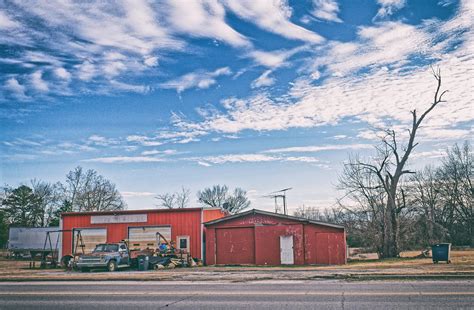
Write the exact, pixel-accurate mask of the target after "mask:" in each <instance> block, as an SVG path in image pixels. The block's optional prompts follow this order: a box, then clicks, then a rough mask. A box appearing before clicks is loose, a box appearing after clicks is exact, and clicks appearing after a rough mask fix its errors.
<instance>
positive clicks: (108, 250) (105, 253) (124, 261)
mask: <svg viewBox="0 0 474 310" xmlns="http://www.w3.org/2000/svg"><path fill="white" fill-rule="evenodd" d="M130 265H131V259H130V252H129V250H128V246H127V244H126V243H125V242H119V243H103V244H98V245H96V247H95V249H94V250H93V251H92V253H90V254H85V255H82V256H80V257H79V258H78V260H77V261H76V267H77V268H78V269H79V270H80V271H85V270H87V269H92V268H107V270H108V271H116V270H117V269H118V268H122V267H130Z"/></svg>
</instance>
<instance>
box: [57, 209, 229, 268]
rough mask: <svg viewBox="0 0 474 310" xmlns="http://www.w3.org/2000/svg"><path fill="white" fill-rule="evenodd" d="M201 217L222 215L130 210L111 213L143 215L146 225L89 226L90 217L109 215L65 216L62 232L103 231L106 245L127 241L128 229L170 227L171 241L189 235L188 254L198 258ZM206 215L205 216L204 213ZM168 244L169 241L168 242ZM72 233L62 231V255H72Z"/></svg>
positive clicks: (72, 214)
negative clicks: (91, 229) (79, 230)
mask: <svg viewBox="0 0 474 310" xmlns="http://www.w3.org/2000/svg"><path fill="white" fill-rule="evenodd" d="M201 212H202V213H203V216H202V218H203V219H204V218H211V219H216V218H220V217H223V216H224V215H225V214H224V213H223V212H221V211H220V210H206V209H204V210H203V209H201V208H187V209H174V210H134V211H122V212H115V214H143V213H146V214H147V222H146V223H145V222H142V223H111V224H91V216H92V215H110V214H114V213H111V212H100V213H98V212H94V213H91V212H90V213H65V214H63V215H62V229H64V230H72V229H74V228H107V242H119V241H121V240H123V239H127V238H128V228H129V227H136V226H159V225H170V226H171V238H172V240H173V241H176V237H177V236H181V235H185V236H190V251H191V255H192V256H193V257H196V258H200V259H202V257H201V245H202V240H201V233H202V221H201ZM208 212H209V214H208ZM170 241H171V240H170ZM72 247H73V246H72V232H63V235H62V256H65V255H70V254H71V253H72Z"/></svg>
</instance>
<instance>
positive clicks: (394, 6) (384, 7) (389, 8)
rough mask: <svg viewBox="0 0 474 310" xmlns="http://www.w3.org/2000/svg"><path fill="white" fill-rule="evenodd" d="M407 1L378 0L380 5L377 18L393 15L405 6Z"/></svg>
mask: <svg viewBox="0 0 474 310" xmlns="http://www.w3.org/2000/svg"><path fill="white" fill-rule="evenodd" d="M405 2H406V1H405V0H377V3H378V4H379V5H380V8H379V10H378V11H377V15H376V16H375V18H383V17H387V16H390V15H392V14H393V13H395V12H396V11H398V10H400V9H401V8H403V7H404V6H405Z"/></svg>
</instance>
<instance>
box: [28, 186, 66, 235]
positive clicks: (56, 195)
mask: <svg viewBox="0 0 474 310" xmlns="http://www.w3.org/2000/svg"><path fill="white" fill-rule="evenodd" d="M60 186H61V185H60V184H58V183H57V184H53V183H49V182H45V181H41V180H37V179H33V180H31V188H32V189H33V194H34V195H35V197H36V199H37V203H36V205H35V207H34V209H33V210H32V212H33V216H34V221H35V223H36V224H35V226H40V227H46V226H50V225H51V224H52V222H53V221H54V217H55V213H56V210H57V209H58V208H59V206H60V203H61V193H60Z"/></svg>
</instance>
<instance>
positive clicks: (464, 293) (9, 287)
mask: <svg viewBox="0 0 474 310" xmlns="http://www.w3.org/2000/svg"><path fill="white" fill-rule="evenodd" d="M59 308H61V309H64V308H67V309H86V308H87V309H114V310H117V309H123V308H133V309H160V308H167V309H474V281H407V282H394V281H387V282H383V281H373V282H343V281H286V282H282V281H257V282H245V283H228V282H200V283H190V282H36V283H35V282H27V283H0V309H59Z"/></svg>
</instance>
